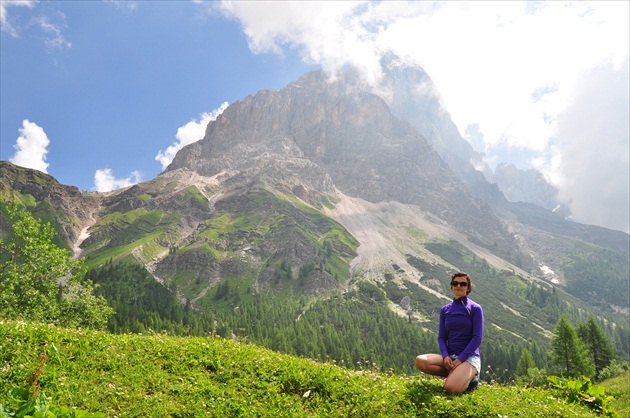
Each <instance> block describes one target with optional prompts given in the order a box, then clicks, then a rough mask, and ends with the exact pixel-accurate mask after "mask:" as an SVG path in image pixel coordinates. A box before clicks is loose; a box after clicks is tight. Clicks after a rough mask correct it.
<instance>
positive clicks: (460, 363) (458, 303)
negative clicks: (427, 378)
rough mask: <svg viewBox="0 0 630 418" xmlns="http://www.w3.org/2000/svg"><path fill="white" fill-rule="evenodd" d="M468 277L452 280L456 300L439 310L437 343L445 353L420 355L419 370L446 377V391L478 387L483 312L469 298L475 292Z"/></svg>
mask: <svg viewBox="0 0 630 418" xmlns="http://www.w3.org/2000/svg"><path fill="white" fill-rule="evenodd" d="M473 287H474V286H473V283H472V281H471V280H470V277H469V276H468V274H466V273H463V272H459V273H455V274H453V276H452V277H451V292H453V301H452V302H450V303H448V304H446V305H444V306H442V308H441V309H440V326H439V329H438V344H439V346H440V351H441V352H442V354H441V355H440V354H421V355H419V356H418V357H416V367H417V368H418V369H419V370H420V371H423V372H424V373H428V374H432V375H435V376H444V377H446V380H444V390H445V391H446V392H448V393H462V392H464V391H465V390H466V389H476V388H477V386H478V385H479V371H480V370H481V357H480V356H479V346H480V345H481V340H482V339H483V309H482V308H481V305H479V304H478V303H475V302H473V301H472V300H470V299H468V294H469V293H470V292H472V290H473Z"/></svg>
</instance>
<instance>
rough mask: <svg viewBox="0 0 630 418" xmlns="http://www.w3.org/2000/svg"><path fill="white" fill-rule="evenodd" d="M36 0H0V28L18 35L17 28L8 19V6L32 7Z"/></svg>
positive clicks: (12, 34) (10, 33)
mask: <svg viewBox="0 0 630 418" xmlns="http://www.w3.org/2000/svg"><path fill="white" fill-rule="evenodd" d="M35 3H36V2H35V1H33V0H2V1H0V30H1V31H2V32H6V33H8V34H9V35H11V36H18V30H17V29H16V28H15V27H14V26H13V23H12V22H11V20H10V19H9V7H14V6H22V7H28V8H32V7H33V5H34V4H35Z"/></svg>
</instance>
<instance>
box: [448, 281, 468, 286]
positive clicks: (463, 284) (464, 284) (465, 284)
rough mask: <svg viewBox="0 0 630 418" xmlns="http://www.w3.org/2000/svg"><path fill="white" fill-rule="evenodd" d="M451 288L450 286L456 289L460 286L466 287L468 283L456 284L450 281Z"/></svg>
mask: <svg viewBox="0 0 630 418" xmlns="http://www.w3.org/2000/svg"><path fill="white" fill-rule="evenodd" d="M451 286H452V287H457V286H460V287H468V282H456V281H452V282H451Z"/></svg>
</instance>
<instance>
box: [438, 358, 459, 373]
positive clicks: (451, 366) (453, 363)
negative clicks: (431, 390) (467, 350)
mask: <svg viewBox="0 0 630 418" xmlns="http://www.w3.org/2000/svg"><path fill="white" fill-rule="evenodd" d="M442 364H443V365H444V368H445V369H446V371H447V372H448V373H450V372H452V371H453V370H455V368H456V367H457V366H459V365H460V364H462V361H461V360H460V359H457V360H453V359H452V358H450V357H449V356H446V357H444V360H443V362H442Z"/></svg>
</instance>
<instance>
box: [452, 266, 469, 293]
mask: <svg viewBox="0 0 630 418" xmlns="http://www.w3.org/2000/svg"><path fill="white" fill-rule="evenodd" d="M458 277H463V278H465V279H466V281H467V282H468V289H466V294H469V293H470V292H472V290H473V288H474V287H475V285H474V284H473V282H472V280H470V276H469V275H468V273H464V272H463V271H458V272H457V273H453V275H452V276H451V281H453V280H454V279H456V278H458Z"/></svg>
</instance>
